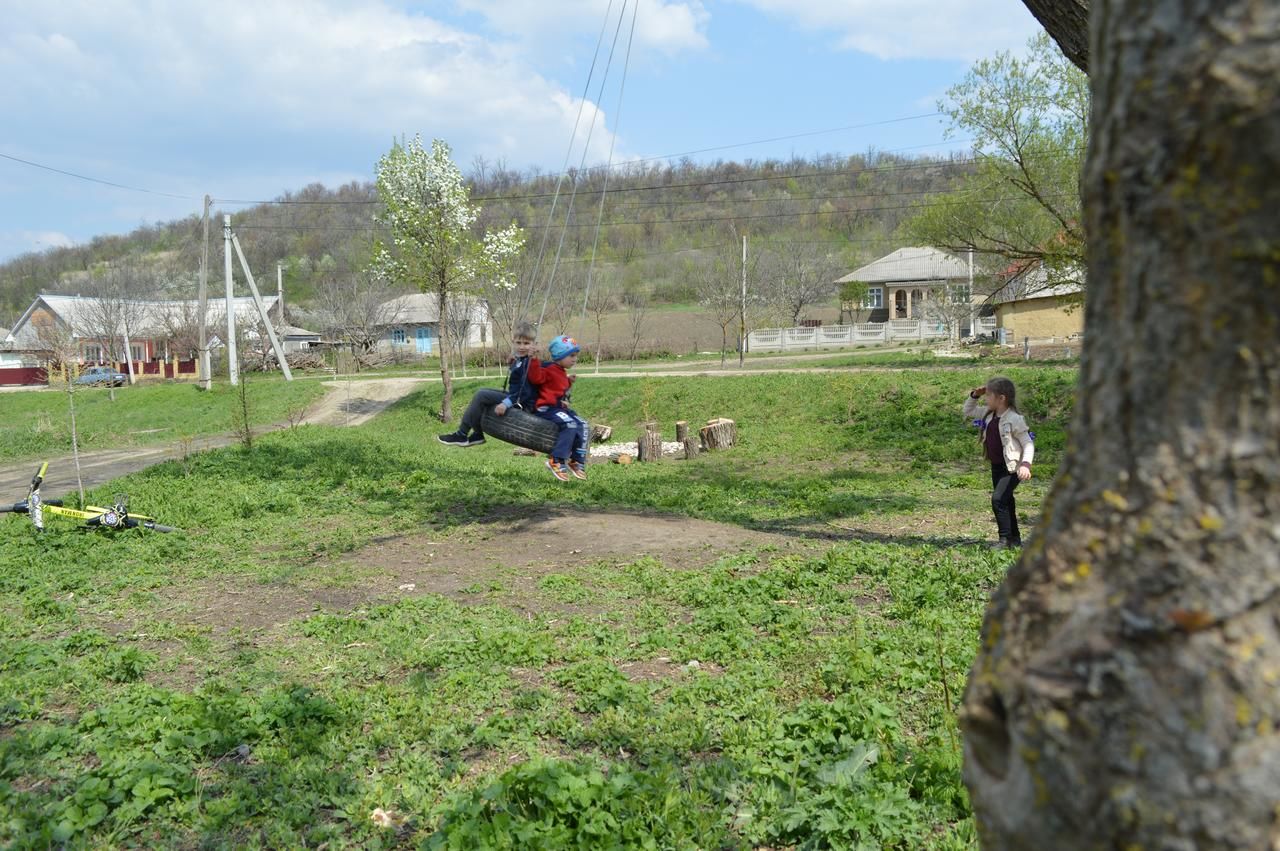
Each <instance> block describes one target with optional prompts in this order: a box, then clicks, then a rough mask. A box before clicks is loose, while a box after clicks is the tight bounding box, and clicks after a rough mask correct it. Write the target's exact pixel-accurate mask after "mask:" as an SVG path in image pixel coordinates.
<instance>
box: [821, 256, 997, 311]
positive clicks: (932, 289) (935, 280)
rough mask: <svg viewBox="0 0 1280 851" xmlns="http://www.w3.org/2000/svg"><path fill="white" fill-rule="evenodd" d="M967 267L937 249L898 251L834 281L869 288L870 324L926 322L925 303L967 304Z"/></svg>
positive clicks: (968, 298)
mask: <svg viewBox="0 0 1280 851" xmlns="http://www.w3.org/2000/svg"><path fill="white" fill-rule="evenodd" d="M969 280H970V279H969V266H968V264H967V263H965V262H964V261H961V260H960V259H958V258H956V257H954V256H952V255H950V254H948V253H946V252H945V251H939V250H938V249H936V248H899V249H898V250H897V251H895V252H893V253H892V254H886V255H885V256H884V257H881V258H880V259H879V260H876V261H875V262H873V263H868V264H867V265H866V266H863V267H861V268H859V269H854V270H853V271H852V272H850V273H849V274H847V275H845V276H843V277H841V278H837V279H836V283H837V284H844V283H848V282H849V281H862V282H864V283H866V284H867V285H868V288H867V307H869V308H871V316H870V317H869V320H870V321H871V322H886V321H888V320H890V319H928V318H932V317H930V316H928V315H927V314H928V310H927V308H926V304H927V302H929V301H931V300H940V299H943V298H948V299H950V300H955V299H956V298H960V299H961V300H963V301H969V300H971V298H972V294H971V291H970V284H969Z"/></svg>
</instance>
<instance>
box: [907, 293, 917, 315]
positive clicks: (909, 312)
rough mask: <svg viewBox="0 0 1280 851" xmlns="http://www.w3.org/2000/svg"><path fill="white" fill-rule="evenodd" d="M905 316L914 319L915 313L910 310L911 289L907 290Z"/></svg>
mask: <svg viewBox="0 0 1280 851" xmlns="http://www.w3.org/2000/svg"><path fill="white" fill-rule="evenodd" d="M907 318H908V319H914V318H915V314H913V313H912V312H911V290H907Z"/></svg>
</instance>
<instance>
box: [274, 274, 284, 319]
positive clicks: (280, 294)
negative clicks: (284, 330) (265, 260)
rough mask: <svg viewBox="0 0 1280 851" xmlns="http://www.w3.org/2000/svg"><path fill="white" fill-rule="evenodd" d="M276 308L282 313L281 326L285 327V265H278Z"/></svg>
mask: <svg viewBox="0 0 1280 851" xmlns="http://www.w3.org/2000/svg"><path fill="white" fill-rule="evenodd" d="M276 308H277V309H278V310H279V311H280V326H281V327H284V264H283V263H277V264H276Z"/></svg>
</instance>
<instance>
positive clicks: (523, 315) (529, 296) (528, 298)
mask: <svg viewBox="0 0 1280 851" xmlns="http://www.w3.org/2000/svg"><path fill="white" fill-rule="evenodd" d="M612 11H613V0H609V6H608V8H607V9H605V13H604V21H603V22H601V24H600V35H599V36H597V37H596V49H595V53H593V54H592V55H591V68H590V70H588V71H587V82H586V85H584V86H583V87H582V98H581V99H580V100H579V101H578V115H577V117H576V118H574V120H573V132H572V133H571V134H569V147H568V148H567V149H566V150H565V152H564V164H563V165H562V166H561V167H560V176H559V177H558V178H556V189H555V192H554V193H553V194H552V196H551V211H550V212H549V213H547V224H546V227H544V228H543V230H542V243H541V244H540V245H539V246H538V258H537V260H535V261H534V264H533V270H532V271H531V272H530V273H529V281H530V282H531V284H533V286H530V287H529V291H528V292H527V293H525V297H524V304H523V305H522V306H521V308H520V320H519V321H521V322H523V321H525V320H526V319H527V318H528V317H529V306H530V304H531V303H532V301H533V294H534V292H535V291H536V290H537V286H536V284H537V280H538V272H539V271H540V270H541V268H542V258H543V256H544V254H545V253H546V250H547V238H548V237H549V236H550V235H551V223H552V222H553V221H554V220H555V216H556V205H557V204H558V203H559V201H560V187H561V186H562V185H563V184H564V179H565V176H566V175H568V173H569V158H570V157H572V156H573V143H574V140H575V139H577V138H578V125H579V124H581V123H582V111H583V109H585V108H586V105H587V95H589V94H590V93H591V80H592V78H593V77H594V76H595V72H596V62H597V61H598V60H599V58H600V46H601V45H602V44H604V34H605V32H606V31H607V29H608V26H609V13H610V12H612ZM539 324H541V320H539Z"/></svg>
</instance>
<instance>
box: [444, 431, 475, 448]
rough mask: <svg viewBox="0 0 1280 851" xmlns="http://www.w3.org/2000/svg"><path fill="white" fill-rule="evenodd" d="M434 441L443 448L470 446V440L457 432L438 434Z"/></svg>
mask: <svg viewBox="0 0 1280 851" xmlns="http://www.w3.org/2000/svg"><path fill="white" fill-rule="evenodd" d="M436 440H438V441H440V442H441V443H443V444H444V445H445V446H470V445H471V438H469V437H467V436H466V435H465V434H463V433H462V432H459V431H451V432H449V433H448V434H440V435H437V436H436Z"/></svg>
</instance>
